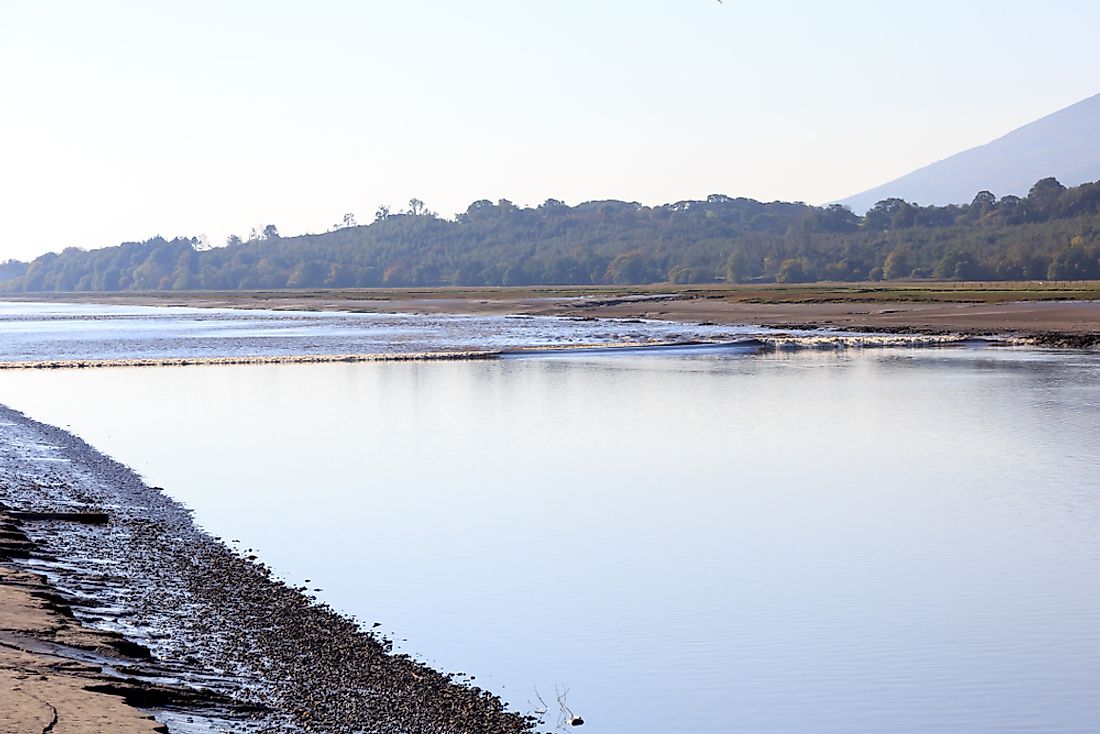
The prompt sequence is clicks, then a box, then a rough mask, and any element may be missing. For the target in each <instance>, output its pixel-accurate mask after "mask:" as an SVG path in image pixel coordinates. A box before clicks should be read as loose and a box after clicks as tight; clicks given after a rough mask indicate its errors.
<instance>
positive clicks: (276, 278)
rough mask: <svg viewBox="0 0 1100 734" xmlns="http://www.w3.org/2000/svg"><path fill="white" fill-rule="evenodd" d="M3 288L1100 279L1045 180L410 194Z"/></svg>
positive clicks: (20, 268) (93, 259) (1079, 193)
mask: <svg viewBox="0 0 1100 734" xmlns="http://www.w3.org/2000/svg"><path fill="white" fill-rule="evenodd" d="M0 274H2V275H4V276H6V278H5V279H4V281H3V282H0V290H7V291H20V292H40V291H119V290H131V291H133V290H234V289H242V290H246V289H269V288H325V287H329V288H350V287H376V286H386V287H402V286H418V287H421V286H423V287H433V286H446V285H458V286H485V285H490V286H495V285H588V284H598V283H612V284H641V283H658V282H675V283H707V282H718V281H728V282H779V283H793V282H807V281H815V280H830V281H864V280H880V279H888V280H889V279H897V278H938V279H957V280H983V279H985V280H1025V279H1027V280H1037V279H1048V278H1049V279H1056V280H1066V279H1078V278H1081V279H1083V278H1100V183H1094V184H1084V185H1081V186H1077V187H1073V188H1066V187H1065V186H1062V185H1061V184H1060V183H1059V182H1058V181H1056V180H1055V179H1053V178H1046V179H1042V180H1040V181H1039V182H1037V183H1036V184H1035V185H1034V186H1032V187H1031V189H1030V191H1029V192H1028V195H1027V196H1026V197H1023V198H1021V197H1018V196H1005V197H1002V198H1000V199H997V198H996V197H995V196H993V195H992V194H989V193H988V192H979V193H978V195H976V196H975V197H974V198H973V200H972V201H970V203H967V204H949V205H947V206H925V207H922V206H916V205H912V204H909V203H907V202H905V201H903V200H901V199H896V198H895V199H886V200H883V201H880V202H878V203H877V204H875V206H873V207H872V208H871V209H870V210H869V211H868V212H867V213H866V214H865V215H864V216H862V217H860V216H857V215H855V214H854V213H852V211H850V210H849V209H847V208H845V207H843V206H840V205H835V204H834V205H831V206H827V207H814V206H808V205H806V204H801V203H787V202H771V203H762V202H759V201H754V200H752V199H744V198H731V197H728V196H723V195H720V194H715V195H712V196H709V197H707V198H706V199H705V200H701V201H680V202H676V203H674V204H664V205H662V206H655V207H648V206H642V205H640V204H636V203H632V202H623V201H592V202H587V203H584V204H578V205H577V206H568V205H566V204H564V203H562V202H560V201H557V200H554V199H551V200H548V201H547V202H545V203H544V204H542V205H541V206H538V207H518V206H516V205H514V204H512V203H511V202H508V201H504V200H502V201H498V202H497V203H495V204H494V203H492V202H489V201H476V202H474V203H473V204H471V205H470V207H469V208H468V209H467V210H466V211H465V212H463V213H462V214H460V215H458V216H457V217H456V218H454V219H443V218H440V217H438V216H436V215H435V214H432V213H431V212H429V211H427V210H425V209H424V208H423V205H422V202H419V201H417V200H414V201H413V202H410V209H409V211H405V212H400V213H397V214H390V213H388V212H386V211H380V212H379V215H378V217H377V218H376V220H375V221H374V222H373V223H371V224H370V225H365V226H347V227H343V228H340V229H336V230H334V231H331V232H326V233H324V234H313V235H303V236H300V237H281V236H280V235H279V233H278V229H277V228H276V227H275V226H274V225H269V226H268V227H266V228H265V229H264V233H263V234H262V235H261V234H257V235H255V236H254V237H253V238H252V239H250V240H248V241H244V242H242V241H240V240H238V239H237V238H231V242H230V243H229V244H227V245H226V246H225V247H217V248H213V249H209V248H205V247H201V246H200V244H199V241H198V240H197V239H195V238H186V237H178V238H175V239H172V240H168V239H165V238H162V237H154V238H151V239H149V240H146V241H144V242H128V243H124V244H121V245H118V246H115V247H106V248H103V249H99V250H91V251H85V250H80V249H76V248H69V249H66V250H64V251H62V252H61V253H51V254H48V255H43V256H42V257H39V258H36V259H35V260H34V261H33V262H30V263H18V262H9V263H5V264H2V265H0Z"/></svg>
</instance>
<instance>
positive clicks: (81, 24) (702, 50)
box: [0, 0, 1100, 259]
mask: <svg viewBox="0 0 1100 734" xmlns="http://www.w3.org/2000/svg"><path fill="white" fill-rule="evenodd" d="M1097 27H1100V4H1096V3H1092V2H1056V1H1051V2H1046V3H1035V2H1014V1H1005V0H1002V1H1000V2H993V1H989V2H982V1H974V2H962V1H960V0H956V1H955V2H922V3H905V4H902V3H887V2H845V1H844V0H837V1H836V2H830V3H822V2H785V3H779V2H774V3H773V2H769V3H764V2H756V3H747V2H738V1H737V0H726V2H725V3H723V4H719V3H718V2H716V0H678V1H677V2H672V1H671V0H668V1H664V2H662V1H659V0H606V1H604V2H599V1H597V0H593V1H591V2H580V1H579V0H559V1H557V2H553V1H546V2H525V1H523V0H511V1H510V2H505V1H503V0H468V1H467V2H460V1H457V0H456V1H452V2H442V1H441V0H418V1H413V0H406V1H405V2H397V1H390V0H379V1H376V2H372V1H369V0H363V1H362V2H337V1H336V0H332V1H330V2H322V1H317V0H315V1H314V2H308V3H307V2H300V3H291V2H272V1H270V0H269V1H266V2H232V1H231V0H221V1H219V2H206V1H204V0H189V1H188V2H153V1H151V0H146V1H144V2H137V1H135V2H117V1H116V2H106V1H103V0H100V1H99V2H95V3H91V2H75V1H74V2H49V1H46V0H43V1H41V2H30V1H27V2H24V1H22V0H0V99H2V100H3V106H2V108H0V110H2V112H0V114H2V118H0V119H2V120H3V125H2V128H0V131H2V134H0V202H2V204H0V216H2V218H3V221H2V223H0V259H5V258H7V257H20V258H26V257H31V256H34V255H37V254H40V253H41V252H44V251H46V250H56V249H60V248H62V247H65V246H69V245H75V246H79V247H87V248H91V247H100V246H106V245H112V244H117V243H118V242H120V241H123V240H133V239H144V238H147V237H149V236H152V235H155V234H162V235H165V236H172V235H177V234H180V235H198V234H205V235H207V236H208V237H209V238H210V240H211V241H212V242H214V243H218V244H220V243H221V242H223V241H224V239H225V237H226V235H227V234H229V233H231V232H232V233H237V234H240V235H242V236H243V235H247V234H248V231H249V229H250V228H252V227H260V226H262V225H264V224H267V223H275V224H276V225H278V226H279V228H280V230H281V231H282V232H283V233H284V234H297V233H301V232H307V231H323V230H325V229H328V228H329V227H330V226H331V225H332V224H333V223H335V222H337V221H339V220H340V218H341V216H342V215H343V214H344V213H345V212H354V213H355V214H356V215H357V216H358V217H359V219H360V220H361V221H369V220H370V218H371V216H372V214H373V212H374V210H375V209H376V207H377V206H378V205H379V204H382V203H387V204H390V205H391V206H393V207H394V208H395V209H397V208H400V207H401V206H404V205H405V203H406V202H407V201H408V199H409V198H410V197H413V196H416V197H419V198H421V199H423V200H424V201H426V202H427V203H428V205H429V206H430V207H431V208H432V209H435V210H436V211H439V212H440V213H441V214H444V215H448V216H450V215H452V214H454V213H455V212H457V211H461V210H464V209H465V208H466V206H467V205H468V204H469V203H470V202H471V201H473V200H475V199H481V198H487V199H492V200H496V199H500V198H507V199H510V200H512V201H514V202H516V203H519V204H537V203H540V202H542V201H543V200H545V199H546V198H548V197H555V198H559V199H562V200H564V201H566V202H567V203H570V204H574V203H578V202H580V201H585V200H590V199H600V198H617V199H625V200H629V201H640V202H643V203H646V204H660V203H664V202H668V201H676V200H680V199H687V198H701V197H705V196H706V195H707V194H711V193H726V194H730V195H734V196H750V197H753V198H757V199H761V200H766V201H767V200H773V199H786V200H802V201H807V202H810V203H822V202H825V201H829V200H833V199H838V198H841V197H843V196H845V195H848V194H851V193H854V192H857V191H860V190H863V189H866V188H869V187H871V186H873V185H876V184H879V183H882V182H884V181H886V180H888V179H890V178H894V177H895V176H898V175H900V174H902V173H906V172H908V171H909V170H911V169H913V168H916V167H918V166H921V165H924V164H926V163H929V162H932V161H934V160H937V159H940V158H943V157H946V156H948V155H950V154H952V153H955V152H957V151H959V150H961V149H963V148H967V147H972V146H974V145H978V144H981V143H984V142H988V141H989V140H991V139H993V138H995V137H998V136H1000V135H1002V134H1003V133H1005V132H1007V131H1009V130H1010V129H1012V128H1014V127H1017V126H1019V125H1021V124H1024V123H1026V122H1029V121H1031V120H1033V119H1035V118H1037V117H1040V116H1042V115H1044V114H1048V113H1050V112H1053V111H1055V110H1057V109H1060V108H1062V107H1065V106H1067V105H1069V104H1072V103H1073V102H1076V101H1078V100H1080V99H1082V98H1084V97H1087V96H1090V95H1092V94H1095V93H1097V92H1100V75H1098V74H1097V69H1098V67H1097V58H1096V40H1095V29H1096V28H1097Z"/></svg>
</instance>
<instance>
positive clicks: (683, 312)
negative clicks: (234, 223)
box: [5, 282, 1100, 347]
mask: <svg viewBox="0 0 1100 734" xmlns="http://www.w3.org/2000/svg"><path fill="white" fill-rule="evenodd" d="M5 300H12V301H55V302H63V303H108V304H126V305H180V306H195V307H219V308H252V309H254V308H264V309H275V310H305V311H349V312H376V313H428V314H478V315H488V314H498V315H500V314H517V315H531V316H565V317H572V318H617V319H631V318H637V319H661V320H666V321H680V322H690V323H714V324H724V325H731V326H733V325H741V326H743V325H753V326H765V327H774V328H782V329H808V328H831V329H843V330H849V331H856V332H868V331H873V332H882V333H912V334H932V335H938V334H948V333H952V334H959V335H963V336H998V337H1007V338H1010V339H1015V340H1018V341H1019V342H1020V343H1027V344H1033V345H1038V346H1054V347H1090V346H1095V345H1097V344H1098V343H1100V284H1097V283H1093V282H1083V283H1077V282H1061V283H1050V282H1041V283H891V284H862V285H836V286H828V285H820V284H812V285H782V286H777V285H769V286H672V285H658V286H645V287H614V286H607V287H538V288H535V287H530V288H441V289H356V290H303V291H295V290H278V291H232V292H229V291H226V292H215V291H191V292H163V291H161V292H148V293H129V292H124V293H76V294H68V293H66V294H20V295H11V296H7V295H6V296H5Z"/></svg>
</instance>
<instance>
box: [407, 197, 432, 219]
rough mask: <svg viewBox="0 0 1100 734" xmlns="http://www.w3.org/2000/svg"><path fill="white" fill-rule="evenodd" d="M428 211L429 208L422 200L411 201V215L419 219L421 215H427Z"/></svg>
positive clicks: (414, 199)
mask: <svg viewBox="0 0 1100 734" xmlns="http://www.w3.org/2000/svg"><path fill="white" fill-rule="evenodd" d="M427 211H428V208H427V207H426V206H425V205H424V202H422V201H421V200H420V199H417V198H412V199H409V214H412V215H413V216H414V217H419V216H420V215H422V214H424V213H426V212H427Z"/></svg>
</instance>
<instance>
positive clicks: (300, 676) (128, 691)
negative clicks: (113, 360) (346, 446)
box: [0, 406, 535, 734]
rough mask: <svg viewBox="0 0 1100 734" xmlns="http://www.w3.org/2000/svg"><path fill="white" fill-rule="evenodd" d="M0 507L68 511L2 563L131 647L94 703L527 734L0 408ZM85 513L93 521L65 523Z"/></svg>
mask: <svg viewBox="0 0 1100 734" xmlns="http://www.w3.org/2000/svg"><path fill="white" fill-rule="evenodd" d="M0 503H2V504H3V505H4V506H5V507H6V508H7V509H8V510H9V511H19V512H24V513H27V512H30V513H59V512H61V513H70V516H69V517H68V518H57V519H51V518H50V517H49V516H48V515H47V516H35V515H26V516H24V519H22V520H21V521H20V528H21V530H22V532H24V533H25V534H26V536H27V537H28V538H29V540H30V541H31V543H32V546H31V547H32V551H31V552H30V553H28V554H17V555H28V556H29V557H27V558H9V559H6V560H3V562H4V563H6V564H9V565H13V566H14V567H15V568H16V569H17V570H19V571H21V572H27V571H29V572H33V573H35V574H37V575H40V576H42V577H44V578H45V579H46V581H47V582H48V583H49V585H50V587H51V588H52V589H53V591H54V592H55V593H56V595H57V601H58V602H59V604H62V605H64V606H66V607H67V608H69V609H71V610H72V612H73V613H74V614H75V616H76V617H77V618H78V619H79V620H80V621H81V622H83V623H84V624H86V625H88V626H90V627H92V628H95V629H98V630H103V631H107V632H116V633H121V634H122V635H123V636H124V637H125V639H126V640H129V641H131V642H133V643H136V644H135V646H134V647H133V649H132V652H133V653H134V655H135V656H136V657H135V658H134V659H132V660H130V659H128V660H127V661H126V665H125V667H124V669H116V667H122V666H121V663H117V661H114V660H106V661H101V663H102V665H101V667H104V666H105V668H106V672H107V673H108V674H111V675H113V676H114V677H117V678H118V679H119V680H120V681H122V683H121V684H120V686H119V687H118V688H117V689H114V688H112V687H111V686H107V688H106V689H105V690H106V692H109V693H116V694H120V695H125V696H126V697H127V699H128V700H129V701H130V702H132V703H135V704H137V705H139V706H142V707H144V708H147V709H149V710H151V711H153V712H154V713H156V714H157V717H158V719H160V720H161V721H164V722H167V723H168V726H169V728H170V729H171V731H173V732H180V731H183V732H187V731H196V732H197V731H211V730H214V731H242V732H243V731H247V732H301V731H324V732H360V731H361V732H378V733H389V732H407V733H409V734H416V733H419V732H424V733H427V732H431V733H433V734H446V733H449V732H455V733H456V734H457V733H458V732H463V733H465V732H478V733H484V734H497V733H499V734H512V733H514V732H527V731H532V730H533V729H534V726H535V722H534V720H533V719H530V718H524V717H523V716H520V715H519V714H516V713H512V712H509V711H506V710H505V709H504V705H503V703H502V702H501V701H500V699H499V698H497V697H496V696H494V695H492V694H491V693H489V692H487V691H484V690H481V689H479V688H476V687H474V686H471V685H466V684H462V683H460V682H458V681H456V680H454V679H453V678H452V677H451V676H448V675H445V674H442V673H439V672H437V671H435V670H432V669H430V668H428V667H426V666H424V665H422V664H419V663H417V662H415V661H414V660H412V659H410V658H409V657H407V656H405V655H400V654H393V653H392V652H391V645H390V643H389V642H388V641H387V640H385V639H384V638H380V637H377V636H375V635H373V634H371V633H370V632H369V631H365V630H363V629H361V628H360V627H359V626H358V625H357V624H356V623H355V622H353V621H352V620H350V619H348V618H346V617H344V616H342V615H340V614H338V613H336V612H335V611H333V610H331V609H329V608H327V607H325V606H323V605H319V604H317V603H316V602H314V601H312V600H311V599H310V598H308V597H307V596H306V595H305V594H304V593H303V592H304V591H305V590H304V589H303V588H292V587H288V586H287V585H285V584H284V583H282V582H281V581H279V580H277V579H274V578H273V577H272V576H271V575H270V572H269V570H268V569H267V568H265V567H264V566H263V565H262V564H259V563H257V562H255V559H254V558H249V557H247V556H242V555H239V554H237V553H235V552H233V551H232V550H230V549H229V548H228V547H227V546H226V545H224V544H223V543H221V542H220V541H219V540H218V539H216V538H212V537H210V536H208V535H206V534H205V533H203V532H202V531H200V530H199V529H198V528H196V526H195V525H194V523H193V522H192V520H191V517H190V515H189V513H188V512H187V511H186V510H185V509H183V508H182V507H181V506H180V505H178V504H177V503H176V502H174V501H173V500H171V499H170V498H169V497H167V496H166V495H165V494H163V493H162V492H161V491H159V490H158V489H156V488H150V487H148V486H146V485H145V484H144V483H143V482H142V481H141V479H140V478H139V477H138V476H137V475H135V474H134V473H133V472H132V471H130V470H129V469H128V468H126V467H125V466H122V465H121V464H119V463H117V462H115V461H113V460H111V459H109V458H107V457H105V456H103V455H102V454H100V453H98V452H97V451H95V450H94V449H93V448H91V447H90V446H88V445H87V444H86V443H84V442H83V441H81V440H79V439H77V438H75V437H73V436H72V435H70V434H68V433H66V432H64V431H62V430H60V429H57V428H54V427H51V426H47V425H44V424H41V423H38V422H35V421H33V420H30V419H28V418H26V417H24V416H23V415H22V414H20V413H18V412H16V411H13V410H10V409H8V408H5V407H2V406H0ZM85 512H98V513H106V515H107V522H106V523H102V524H100V523H96V522H89V523H83V522H73V521H72V515H71V513H85ZM93 518H94V516H93ZM146 651H147V653H148V654H147V655H146ZM142 658H144V659H142ZM143 691H144V692H143ZM181 691H184V692H190V693H189V694H187V695H184V694H181V693H180V692H181ZM195 691H198V692H199V695H197V696H195V695H193V694H194V693H195Z"/></svg>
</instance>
